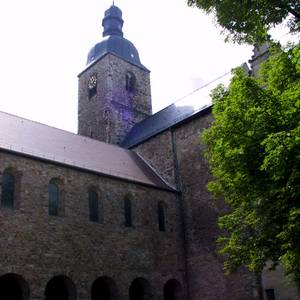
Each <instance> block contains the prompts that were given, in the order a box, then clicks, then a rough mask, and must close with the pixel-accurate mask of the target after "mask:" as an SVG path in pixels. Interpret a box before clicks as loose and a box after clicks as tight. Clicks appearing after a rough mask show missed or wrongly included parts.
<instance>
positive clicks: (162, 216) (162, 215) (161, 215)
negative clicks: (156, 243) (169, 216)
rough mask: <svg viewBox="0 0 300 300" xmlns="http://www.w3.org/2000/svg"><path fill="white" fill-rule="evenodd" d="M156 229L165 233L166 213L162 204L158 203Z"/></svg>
mask: <svg viewBox="0 0 300 300" xmlns="http://www.w3.org/2000/svg"><path fill="white" fill-rule="evenodd" d="M157 216H158V229H159V231H166V212H165V206H164V204H163V203H161V202H159V203H158V205H157Z"/></svg>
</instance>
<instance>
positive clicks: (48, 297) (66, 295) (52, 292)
mask: <svg viewBox="0 0 300 300" xmlns="http://www.w3.org/2000/svg"><path fill="white" fill-rule="evenodd" d="M75 299H76V287H75V284H74V283H73V281H72V280H71V279H70V278H69V277H67V276H64V275H58V276H54V277H52V278H51V279H50V280H49V281H48V283H47V285H46V288H45V300H75Z"/></svg>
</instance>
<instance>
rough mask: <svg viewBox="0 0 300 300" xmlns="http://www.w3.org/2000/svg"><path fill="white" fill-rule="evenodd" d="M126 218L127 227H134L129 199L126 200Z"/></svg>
mask: <svg viewBox="0 0 300 300" xmlns="http://www.w3.org/2000/svg"><path fill="white" fill-rule="evenodd" d="M124 216H125V226H126V227H131V226H132V212H131V201H130V199H128V198H125V199H124Z"/></svg>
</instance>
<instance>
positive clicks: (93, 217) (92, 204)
mask: <svg viewBox="0 0 300 300" xmlns="http://www.w3.org/2000/svg"><path fill="white" fill-rule="evenodd" d="M98 209H99V208H98V194H97V193H96V192H95V191H93V190H91V191H89V218H90V221H91V222H98V221H99V212H98Z"/></svg>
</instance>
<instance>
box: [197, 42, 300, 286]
mask: <svg viewBox="0 0 300 300" xmlns="http://www.w3.org/2000/svg"><path fill="white" fill-rule="evenodd" d="M212 98H213V115H214V118H215V120H214V122H213V124H212V126H211V127H210V128H208V129H207V130H206V131H205V132H204V133H203V135H202V142H204V143H205V144H206V145H207V151H206V155H207V157H208V160H209V163H210V166H211V169H212V173H213V177H214V180H213V181H212V182H210V183H209V190H210V191H212V192H214V193H215V194H216V195H218V196H220V195H221V196H222V197H223V198H224V199H225V201H226V203H228V204H229V206H230V208H231V210H230V213H228V214H226V215H224V216H222V217H220V219H219V226H220V227H221V228H223V229H225V230H226V231H227V233H228V235H227V234H224V236H222V237H220V238H219V242H220V244H221V246H222V249H221V253H223V254H225V257H226V262H225V268H226V269H227V270H228V271H231V270H234V269H236V268H237V267H238V266H241V265H246V266H247V267H248V268H249V269H250V270H252V271H256V272H260V271H261V270H262V269H263V267H264V266H265V263H266V261H267V260H272V261H273V262H274V263H275V264H276V263H278V262H280V263H282V264H283V265H284V266H285V268H286V270H287V273H289V274H291V275H292V276H294V279H295V280H296V281H297V282H298V283H299V282H300V46H299V45H298V46H296V47H294V48H290V49H289V50H287V51H283V50H281V49H280V48H279V47H274V49H273V50H272V55H271V56H270V58H269V59H268V60H267V61H266V62H265V63H264V65H263V66H262V68H261V73H260V76H259V78H258V79H255V78H252V77H249V76H247V75H246V74H245V73H244V71H243V70H242V69H236V70H235V71H234V76H233V79H232V81H231V83H230V85H229V87H228V89H225V88H224V87H222V86H219V87H218V88H217V89H215V90H214V91H213V92H212Z"/></svg>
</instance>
